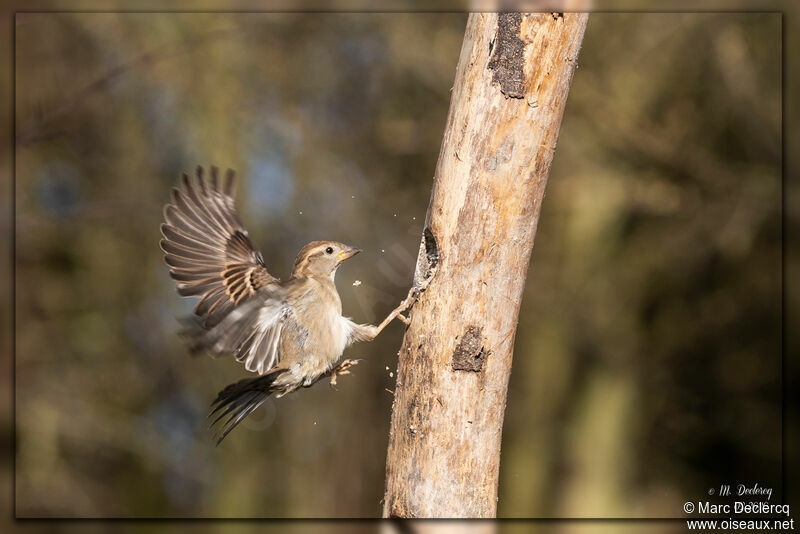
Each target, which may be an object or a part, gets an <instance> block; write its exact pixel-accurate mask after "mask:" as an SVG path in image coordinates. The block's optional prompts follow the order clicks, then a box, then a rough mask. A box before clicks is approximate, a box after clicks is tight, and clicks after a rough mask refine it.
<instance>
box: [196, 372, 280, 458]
mask: <svg viewBox="0 0 800 534" xmlns="http://www.w3.org/2000/svg"><path fill="white" fill-rule="evenodd" d="M283 371H284V370H283V369H276V370H275V371H272V372H270V373H268V374H266V375H264V376H259V377H256V378H245V379H244V380H240V381H238V382H236V383H234V384H231V385H229V386H228V387H226V388H225V389H223V390H222V391H220V392H219V394H218V395H217V398H216V399H214V402H212V403H211V408H212V410H211V413H210V414H208V417H209V418H211V417H213V416H214V415H215V414H216V413H217V412H221V413H219V415H217V417H216V419H214V421H212V423H211V425H209V426H210V427H213V426H214V425H216V424H217V423H219V422H220V421H222V420H223V419H224V421H223V422H222V423H220V425H221V426H220V427H219V428H218V433H217V435H216V438H217V445H219V444H220V443H222V440H223V439H225V436H227V435H228V434H229V433H230V431H231V430H233V429H234V428H236V425H238V424H239V423H241V422H242V421H244V418H245V417H247V416H248V415H250V414H251V413H252V412H253V411H254V410H255V409H256V408H258V407H259V406H261V405H262V404H263V403H264V401H265V400H267V397H269V396H270V395H271V394H272V383H273V382H274V381H275V379H276V378H277V377H278V375H280V374H281V373H282V372H283ZM226 416H227V419H225V417H226Z"/></svg>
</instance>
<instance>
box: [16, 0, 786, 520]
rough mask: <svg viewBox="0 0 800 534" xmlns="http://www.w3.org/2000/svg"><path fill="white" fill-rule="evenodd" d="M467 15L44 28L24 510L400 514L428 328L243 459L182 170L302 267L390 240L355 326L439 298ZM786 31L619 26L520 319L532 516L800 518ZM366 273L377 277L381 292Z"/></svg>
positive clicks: (118, 17) (73, 18)
mask: <svg viewBox="0 0 800 534" xmlns="http://www.w3.org/2000/svg"><path fill="white" fill-rule="evenodd" d="M465 23H466V15H465V14H458V13H456V14H435V13H430V14H356V13H350V14H263V13H262V14H254V13H250V14H244V13H242V14H221V13H207V14H202V13H197V14H164V13H162V14H144V13H140V14H136V13H128V14H102V13H94V14H93V13H73V14H66V13H64V14H56V13H38V14H37V13H20V14H17V16H16V21H15V32H16V43H15V44H16V55H15V70H16V72H15V74H16V86H15V96H16V140H17V146H16V153H15V157H16V159H15V164H16V173H15V183H16V199H15V200H16V219H15V225H16V251H15V252H16V255H15V269H16V282H15V283H16V286H15V287H16V310H15V317H16V331H15V339H16V377H15V378H16V439H17V442H16V466H15V467H16V482H15V493H16V513H17V515H18V516H25V517H375V516H378V515H379V514H380V509H381V506H380V500H381V497H382V493H383V474H384V463H385V454H386V445H387V434H388V427H389V417H390V408H391V401H392V397H391V393H390V391H387V390H391V389H393V387H394V376H393V375H394V370H395V368H396V361H397V355H396V353H397V350H398V348H399V346H400V341H401V337H402V325H401V324H399V323H398V324H395V325H393V326H392V327H391V328H389V329H388V330H387V331H386V332H385V333H384V334H383V335H382V336H381V337H380V338H379V339H378V340H377V341H376V342H374V343H371V344H361V345H356V346H354V347H352V348H350V349H349V350H348V352H347V353H346V355H347V356H348V357H351V358H364V360H365V361H364V362H362V363H361V364H360V365H359V366H358V367H357V368H355V369H354V372H353V375H352V376H347V377H343V378H342V380H340V386H339V389H338V391H332V390H331V389H330V388H328V387H327V386H326V385H325V384H318V385H317V386H316V387H314V388H311V389H308V390H304V391H302V392H300V393H299V394H296V395H292V396H289V397H286V398H283V399H279V400H276V401H270V402H268V403H267V404H266V405H265V407H264V408H262V409H260V410H259V411H258V412H257V413H255V414H254V415H253V416H252V417H251V419H250V420H248V421H247V422H246V423H245V424H243V425H241V428H239V429H237V431H236V432H234V433H233V434H231V436H230V437H229V438H228V439H227V440H226V441H225V442H224V444H223V445H222V446H221V447H219V448H215V447H214V446H213V443H214V442H213V440H212V439H211V436H210V434H209V433H208V431H207V430H206V428H205V425H206V420H205V415H206V411H207V405H208V403H209V401H210V400H211V399H212V398H213V397H214V395H215V394H216V392H217V391H218V390H219V389H221V388H222V387H223V386H224V385H226V384H227V383H229V382H231V381H233V380H236V379H238V378H241V377H242V376H243V375H244V372H243V370H242V369H241V368H240V365H238V364H236V363H235V362H233V361H230V360H211V359H208V358H200V359H192V358H190V356H189V355H188V353H187V350H186V348H185V346H184V345H183V344H182V342H181V340H180V338H179V337H178V336H177V335H176V331H177V329H178V326H179V325H178V323H177V320H176V318H177V317H180V316H181V315H183V314H185V313H187V312H189V311H190V310H191V306H192V302H191V301H189V300H186V299H181V298H179V297H178V296H177V294H176V293H175V291H174V288H173V284H172V281H171V280H170V279H169V277H168V275H167V269H166V267H165V266H164V265H163V263H162V260H161V253H160V251H159V248H158V240H159V231H158V225H159V223H160V219H161V207H162V206H163V204H164V202H166V201H167V200H168V195H169V189H170V187H172V186H173V185H174V184H175V183H177V179H178V176H179V174H180V172H182V171H185V170H191V169H193V167H194V166H195V165H197V164H202V165H210V164H216V165H219V166H220V167H231V168H234V169H236V170H237V171H238V173H239V175H240V177H241V184H240V195H239V205H240V211H241V215H242V218H243V220H244V221H245V224H246V226H247V227H248V229H249V231H250V234H251V236H252V238H253V240H254V242H255V243H256V244H257V246H259V248H261V250H262V251H263V253H264V256H265V259H266V262H267V265H268V266H269V268H270V270H271V271H272V272H273V273H274V274H276V275H277V276H286V275H287V274H288V272H289V271H290V268H291V264H292V260H293V258H294V254H295V253H296V252H297V250H298V249H299V248H300V247H301V246H302V245H303V244H305V243H306V242H307V241H310V240H313V239H336V240H340V241H344V242H347V243H352V244H355V245H358V246H360V247H361V248H363V249H365V251H366V252H365V253H363V254H361V255H360V256H358V257H357V258H356V259H354V261H352V262H349V263H348V264H347V265H345V266H344V267H343V268H342V269H341V270H340V272H339V275H338V279H337V282H338V285H339V289H340V293H341V295H342V300H343V307H344V310H345V313H346V314H347V315H350V316H351V317H353V318H354V319H355V320H358V321H362V322H363V321H376V320H379V319H380V318H381V317H382V315H383V314H385V313H386V312H388V311H389V310H390V309H391V308H393V307H394V305H395V304H396V303H397V302H398V301H399V299H401V298H402V297H403V296H404V295H405V293H406V291H407V287H408V284H409V283H410V280H411V274H412V270H413V264H414V260H415V257H416V252H417V247H418V243H419V236H420V233H421V229H422V226H421V221H422V220H423V219H424V215H425V210H426V207H427V203H428V196H429V193H430V187H431V181H432V176H433V171H434V167H435V164H436V159H437V157H438V150H439V146H440V142H441V136H442V130H443V127H444V124H445V118H446V114H447V108H448V104H449V96H450V93H449V89H450V87H451V86H452V83H453V76H454V74H455V67H456V64H457V61H458V55H459V50H460V46H461V39H462V36H463V31H464V27H465ZM781 29H782V27H781V15H780V14H775V13H761V14H758V13H755V14H754V13H750V14H748V13H740V14H644V13H640V14H612V13H605V14H603V13H595V14H592V15H591V16H590V19H589V26H588V29H587V32H586V37H585V40H584V44H583V49H582V51H581V56H580V61H579V69H578V70H577V72H576V74H575V78H574V82H573V86H572V90H571V93H570V96H569V101H568V104H567V109H566V113H565V117H564V122H563V126H562V130H561V135H560V139H559V144H558V149H557V151H556V155H555V160H554V163H553V166H552V170H551V174H550V182H549V185H548V192H547V196H546V198H545V201H544V204H543V211H542V217H541V220H540V223H539V229H538V234H537V239H536V244H535V247H534V254H533V258H532V264H531V269H530V272H529V279H528V281H527V286H526V294H525V297H524V299H523V306H522V310H521V313H520V324H519V330H518V335H517V339H516V346H515V357H514V369H513V372H512V375H511V376H512V378H511V385H510V390H509V396H508V406H507V410H506V422H505V428H504V436H503V451H502V461H501V477H500V500H499V508H498V514H499V516H501V517H681V516H682V511H681V506H682V504H683V502H684V501H686V500H688V499H691V498H695V499H698V498H701V497H702V496H703V495H705V493H706V491H707V489H708V488H709V487H717V486H718V485H719V484H722V483H737V482H745V483H748V484H753V483H756V482H757V483H759V485H761V486H768V487H773V488H774V494H773V502H780V500H779V499H780V487H781V486H780V454H781V449H780V446H781V441H780V438H781V427H780V407H781V404H780V379H781V374H780V372H781V366H780V350H781V344H780V342H781V337H780V333H781V332H780V319H781V315H780V313H781V285H780V283H781V278H780V276H781V272H780V266H781V263H780V262H781V256H780V254H781V221H780V215H781V212H780V210H781V180H780V173H781V73H782V71H781ZM355 280H360V281H361V282H362V284H361V285H360V286H353V282H354V281H355Z"/></svg>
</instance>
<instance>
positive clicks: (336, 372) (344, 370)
mask: <svg viewBox="0 0 800 534" xmlns="http://www.w3.org/2000/svg"><path fill="white" fill-rule="evenodd" d="M360 361H361V360H344V361H343V362H342V363H340V364H339V365H337V366H336V367H334V368H333V369H332V370H331V387H332V388H335V387H336V377H338V376H341V375H349V374H350V371H349V369H350V368H351V367H353V366H354V365H358V362H360Z"/></svg>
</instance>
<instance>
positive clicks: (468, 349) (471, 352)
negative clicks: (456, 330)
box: [453, 325, 489, 373]
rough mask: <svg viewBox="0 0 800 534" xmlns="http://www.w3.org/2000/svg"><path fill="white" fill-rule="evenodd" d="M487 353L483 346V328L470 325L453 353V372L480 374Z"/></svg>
mask: <svg viewBox="0 0 800 534" xmlns="http://www.w3.org/2000/svg"><path fill="white" fill-rule="evenodd" d="M488 355H489V352H488V351H487V350H486V348H485V347H484V346H483V328H481V327H480V326H476V325H470V326H468V327H467V330H466V331H465V332H464V335H462V336H461V341H459V342H458V345H457V346H456V350H455V351H453V371H473V372H475V373H480V372H481V371H482V370H483V362H484V360H485V359H486V357H487V356H488Z"/></svg>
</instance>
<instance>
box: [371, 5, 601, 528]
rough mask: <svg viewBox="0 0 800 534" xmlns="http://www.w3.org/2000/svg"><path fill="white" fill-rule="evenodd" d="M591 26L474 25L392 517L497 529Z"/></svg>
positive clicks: (440, 176) (394, 458)
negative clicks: (560, 149) (532, 273)
mask: <svg viewBox="0 0 800 534" xmlns="http://www.w3.org/2000/svg"><path fill="white" fill-rule="evenodd" d="M587 17H588V15H587V14H580V13H564V14H561V13H554V14H551V13H536V14H519V13H504V14H497V13H481V14H471V15H470V16H469V19H468V22H467V28H466V33H465V36H464V44H463V47H462V49H461V56H460V58H459V63H458V69H457V72H456V81H455V86H454V87H453V94H452V100H451V104H450V111H449V114H448V119H447V126H446V128H445V134H444V140H443V142H442V148H441V152H440V155H439V162H438V164H437V168H436V176H435V178H434V185H433V192H432V196H431V201H430V205H429V207H428V215H427V219H426V232H425V234H426V237H425V239H424V240H423V246H422V247H421V250H420V257H419V260H418V266H417V274H416V276H415V283H416V284H420V283H422V278H424V277H425V274H426V273H428V272H429V271H431V267H433V266H434V265H432V264H437V262H438V264H437V265H435V274H433V276H432V277H431V278H430V285H428V287H427V289H426V290H425V291H424V292H423V293H422V295H421V297H420V300H419V301H418V302H417V303H416V305H415V307H414V308H413V310H412V312H411V324H410V326H409V328H408V330H407V331H406V334H405V338H404V340H403V345H402V348H401V351H400V358H399V368H398V377H397V385H396V389H395V400H394V406H393V409H392V422H391V431H390V437H389V450H388V456H387V462H386V494H385V497H384V508H383V514H384V516H386V517H494V516H495V514H496V510H497V481H498V472H499V463H500V439H501V435H502V429H503V414H504V410H505V404H506V390H507V387H508V380H509V375H510V373H511V359H512V351H513V346H514V337H515V332H516V326H517V317H518V313H519V305H520V299H521V297H522V292H523V288H524V285H525V278H526V275H527V271H528V263H529V259H530V255H531V250H532V248H533V240H534V235H535V233H536V225H537V222H538V219H539V212H540V209H541V205H542V198H543V196H544V191H545V184H546V182H547V176H548V173H549V170H550V164H551V162H552V159H553V152H554V151H555V147H556V140H557V137H558V130H559V126H560V124H561V117H562V115H563V111H564V105H565V103H566V100H567V94H568V91H569V86H570V83H571V81H572V75H573V72H574V71H575V67H576V64H577V59H578V51H579V49H580V44H581V41H582V39H583V33H584V30H585V28H586V22H587Z"/></svg>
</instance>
